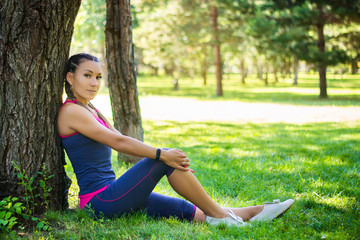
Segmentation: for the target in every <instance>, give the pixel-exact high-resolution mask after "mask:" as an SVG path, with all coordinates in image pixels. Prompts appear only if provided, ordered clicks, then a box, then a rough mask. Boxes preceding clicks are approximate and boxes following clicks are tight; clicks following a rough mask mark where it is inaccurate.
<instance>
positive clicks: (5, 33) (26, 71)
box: [0, 0, 80, 212]
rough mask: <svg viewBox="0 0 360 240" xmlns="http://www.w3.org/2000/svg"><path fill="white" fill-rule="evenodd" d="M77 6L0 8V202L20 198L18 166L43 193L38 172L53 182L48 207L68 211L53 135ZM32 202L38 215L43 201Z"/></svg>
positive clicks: (7, 3) (5, 4)
mask: <svg viewBox="0 0 360 240" xmlns="http://www.w3.org/2000/svg"><path fill="white" fill-rule="evenodd" d="M79 7H80V0H64V1H55V0H42V1H30V0H24V1H13V0H2V1H1V3H0V122H1V124H0V134H1V139H0V199H2V198H3V197H5V196H10V195H11V196H18V197H19V198H20V199H21V197H23V196H24V194H23V193H24V191H23V190H24V189H23V186H22V185H19V184H18V182H19V180H18V179H17V177H16V176H17V173H18V172H17V170H16V169H15V168H14V165H17V166H18V167H19V168H20V169H21V171H25V173H26V174H27V175H28V176H29V177H34V178H35V181H34V184H35V185H34V184H33V186H37V188H36V190H35V191H36V192H38V193H40V195H41V196H42V193H41V187H39V185H38V182H39V181H38V180H39V179H41V176H39V174H38V173H37V172H44V171H43V170H42V166H45V167H46V169H47V171H48V174H54V175H55V176H54V177H52V178H51V179H50V180H49V183H48V184H49V186H48V187H52V191H51V192H50V196H49V199H48V200H49V201H48V203H49V207H51V208H53V209H63V208H66V207H67V206H68V205H67V190H68V186H67V181H66V173H65V170H64V166H63V165H64V163H65V161H64V153H63V149H62V147H61V143H60V138H59V136H58V134H57V130H56V115H57V111H58V109H59V107H60V105H61V102H62V87H63V86H62V84H63V71H64V69H63V68H62V66H65V62H66V60H67V58H68V54H69V49H70V43H71V37H72V33H73V27H74V20H75V17H76V14H77V12H78V9H79ZM41 196H40V197H39V198H36V199H35V200H36V202H38V205H37V207H36V209H37V210H38V212H41V211H43V210H44V208H43V205H41V204H40V203H41V202H43V199H41Z"/></svg>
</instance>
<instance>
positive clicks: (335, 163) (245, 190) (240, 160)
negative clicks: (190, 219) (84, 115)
mask: <svg viewBox="0 0 360 240" xmlns="http://www.w3.org/2000/svg"><path fill="white" fill-rule="evenodd" d="M144 128H145V139H146V142H147V143H149V144H151V145H154V146H164V147H179V146H181V148H182V149H183V150H184V151H185V152H187V153H188V155H189V157H190V158H191V159H192V165H191V167H192V168H193V169H194V170H195V174H196V176H197V177H198V179H199V180H200V182H201V183H202V184H203V185H204V186H205V188H206V190H207V191H208V193H209V194H210V195H211V196H212V197H213V198H214V199H215V200H216V201H217V202H218V203H219V204H221V205H223V206H239V207H242V206H249V205H254V204H261V203H262V202H265V201H271V200H272V199H276V198H280V199H282V200H284V199H286V198H294V199H295V200H296V203H295V205H294V206H293V207H292V208H291V210H289V211H288V212H287V213H286V214H285V215H284V216H283V217H282V218H279V219H276V220H275V221H272V222H266V223H255V224H253V226H251V227H247V228H240V229H236V228H235V229H231V228H223V227H220V228H217V227H212V226H208V225H205V224H189V223H185V222H180V221H177V220H174V219H170V220H165V219H163V220H155V219H151V218H147V217H145V216H144V215H141V214H140V215H136V216H134V215H132V216H127V217H122V218H119V219H116V220H101V221H93V220H92V218H90V217H88V216H86V215H85V214H84V213H82V212H80V211H71V212H69V213H67V214H64V213H61V214H59V213H49V214H48V218H50V219H52V220H53V221H54V223H55V226H58V228H55V229H54V230H53V232H52V233H51V236H52V237H54V238H55V239H59V238H61V239H62V238H71V239H100V238H103V239H116V238H118V239H308V238H310V239H321V238H325V239H358V237H359V231H360V201H359V199H360V185H359V181H360V145H359V142H360V122H353V123H341V124H338V123H316V124H306V125H293V124H277V123H275V124H251V123H248V124H230V123H226V124H225V123H209V122H198V123H179V122H169V121H163V122H152V121H145V122H144ZM113 162H114V169H115V171H116V173H117V175H121V174H122V173H123V172H124V171H125V170H126V169H127V168H128V166H126V165H124V164H118V163H117V161H116V158H115V156H114V157H113ZM67 171H68V172H69V174H70V176H71V178H72V179H73V181H74V180H75V177H74V175H73V174H72V173H71V172H72V169H71V166H68V167H67ZM156 191H158V192H160V193H164V194H168V195H172V196H177V194H176V193H175V192H174V191H173V190H172V189H171V188H170V187H169V185H168V184H167V181H166V180H165V179H163V180H162V181H161V183H160V184H159V185H158V187H157V188H156ZM76 195H77V187H76V184H73V185H72V189H71V197H70V203H71V208H75V207H76V204H77V196H76ZM41 235H46V234H44V233H42V234H41Z"/></svg>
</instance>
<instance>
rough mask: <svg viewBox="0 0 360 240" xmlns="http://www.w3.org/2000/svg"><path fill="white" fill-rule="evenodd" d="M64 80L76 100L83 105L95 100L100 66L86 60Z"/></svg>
mask: <svg viewBox="0 0 360 240" xmlns="http://www.w3.org/2000/svg"><path fill="white" fill-rule="evenodd" d="M66 80H67V81H68V82H69V83H70V85H71V89H72V91H73V93H74V95H75V97H76V99H77V100H78V101H80V102H82V103H84V104H87V102H88V101H89V100H92V99H94V98H95V96H96V94H97V92H98V90H99V88H100V85H101V66H100V63H99V62H94V61H90V60H86V61H84V62H82V63H81V64H80V65H79V66H78V67H77V69H76V71H75V72H74V73H71V72H68V73H67V75H66Z"/></svg>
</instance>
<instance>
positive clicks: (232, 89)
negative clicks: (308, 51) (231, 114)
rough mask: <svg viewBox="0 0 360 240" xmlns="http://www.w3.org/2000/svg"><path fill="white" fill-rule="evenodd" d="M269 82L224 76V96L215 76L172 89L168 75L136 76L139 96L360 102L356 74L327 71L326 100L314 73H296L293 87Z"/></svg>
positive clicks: (295, 102)
mask: <svg viewBox="0 0 360 240" xmlns="http://www.w3.org/2000/svg"><path fill="white" fill-rule="evenodd" d="M269 81H270V84H269V85H268V86H265V85H264V82H263V81H261V80H259V79H257V78H255V76H252V75H251V76H249V78H248V79H247V83H246V84H245V85H243V84H241V76H240V75H239V74H231V75H224V79H223V92H224V96H223V97H221V98H219V97H216V90H215V82H216V81H215V77H214V75H213V74H209V76H208V84H207V85H206V86H204V85H203V80H202V79H201V78H200V77H195V78H194V79H190V78H182V79H180V83H179V86H180V89H179V90H178V91H174V90H172V88H173V82H172V78H171V77H168V76H148V75H140V76H139V77H138V89H139V95H140V96H148V95H156V96H174V97H188V98H196V99H200V100H219V99H220V100H238V101H243V102H267V103H281V104H293V105H312V106H333V105H336V106H359V105H360V75H359V74H357V75H344V76H343V77H340V76H336V75H332V74H328V76H327V85H328V88H327V91H328V95H329V98H328V99H319V91H320V90H319V80H318V76H317V75H314V74H300V75H299V80H298V82H299V83H298V85H297V86H293V84H292V83H293V82H292V79H289V78H286V79H280V80H279V82H278V83H276V84H275V83H274V82H273V80H272V79H271V78H270V80H269Z"/></svg>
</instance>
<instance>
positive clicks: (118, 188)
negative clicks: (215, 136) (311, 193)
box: [58, 54, 294, 226]
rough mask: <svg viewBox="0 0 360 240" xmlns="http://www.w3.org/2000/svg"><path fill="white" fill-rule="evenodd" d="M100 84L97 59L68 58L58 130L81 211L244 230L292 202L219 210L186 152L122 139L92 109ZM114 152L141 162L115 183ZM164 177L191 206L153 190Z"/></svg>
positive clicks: (278, 211) (290, 200)
mask: <svg viewBox="0 0 360 240" xmlns="http://www.w3.org/2000/svg"><path fill="white" fill-rule="evenodd" d="M100 83H101V67H100V63H99V61H98V59H97V58H96V57H94V56H91V55H89V54H76V55H74V56H72V57H70V59H69V60H68V63H67V66H66V76H65V90H66V93H67V96H68V97H67V100H66V101H65V102H64V104H63V106H62V107H61V108H60V110H59V114H58V130H59V134H60V136H61V137H62V143H63V146H64V148H65V150H66V152H67V154H68V156H69V159H70V161H71V163H72V165H73V168H74V172H75V174H76V177H77V180H78V184H79V188H80V192H79V198H80V208H81V209H82V208H84V207H85V206H88V207H91V208H92V209H94V212H95V214H96V215H103V216H105V217H113V216H116V215H121V214H124V213H129V212H132V211H136V210H143V211H145V212H146V214H147V215H149V216H154V217H169V216H173V217H177V218H179V219H183V220H188V221H200V222H205V221H206V222H208V223H210V224H212V225H218V224H220V223H224V224H226V225H229V226H230V225H236V226H243V225H245V224H246V223H245V221H256V220H258V221H261V220H270V219H273V218H275V217H277V216H279V215H280V214H282V213H284V212H285V211H286V210H287V209H289V208H290V206H291V205H292V204H293V202H294V201H293V200H292V199H289V200H286V201H284V202H282V203H280V202H277V203H272V204H266V205H265V206H264V205H262V206H252V207H246V208H222V207H220V206H219V205H217V204H216V203H215V202H214V201H213V200H212V199H211V198H210V197H209V195H208V194H207V193H206V192H205V190H204V189H203V187H202V186H201V184H200V183H199V182H198V180H197V179H196V177H195V176H194V174H193V173H192V171H190V169H189V168H188V166H189V165H190V160H189V158H188V157H187V155H186V154H185V153H184V152H183V151H181V150H179V149H159V148H154V147H151V146H149V145H146V144H144V143H142V142H140V141H138V140H136V139H133V138H131V137H127V136H124V135H122V134H121V133H120V132H119V131H117V130H116V129H115V128H114V127H113V126H112V125H111V124H110V123H109V121H108V120H107V119H105V117H104V116H103V115H102V114H101V113H100V112H99V111H98V110H97V109H95V108H94V106H93V105H92V104H91V103H90V102H89V101H90V100H92V99H94V98H95V96H96V94H97V91H98V90H99V88H100ZM111 149H114V150H116V151H119V152H122V153H125V154H129V155H133V156H138V157H143V159H142V160H141V161H139V162H138V163H137V164H135V165H134V166H133V167H131V168H130V169H129V170H128V171H127V172H126V173H125V174H123V175H122V176H121V177H119V178H118V179H116V178H115V174H114V171H113V170H112V168H111V161H110V155H111ZM164 175H166V176H167V178H168V181H169V183H170V185H171V187H172V188H173V189H174V190H175V191H176V192H177V193H179V194H180V195H181V196H183V197H184V198H185V199H187V200H188V201H190V202H191V203H190V202H188V201H185V200H183V199H179V198H173V197H167V196H164V195H161V194H158V193H154V192H152V191H153V189H154V187H155V186H156V184H157V183H158V182H159V180H160V179H161V178H162V177H163V176H164Z"/></svg>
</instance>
